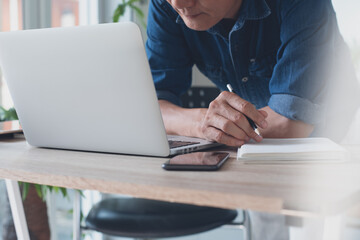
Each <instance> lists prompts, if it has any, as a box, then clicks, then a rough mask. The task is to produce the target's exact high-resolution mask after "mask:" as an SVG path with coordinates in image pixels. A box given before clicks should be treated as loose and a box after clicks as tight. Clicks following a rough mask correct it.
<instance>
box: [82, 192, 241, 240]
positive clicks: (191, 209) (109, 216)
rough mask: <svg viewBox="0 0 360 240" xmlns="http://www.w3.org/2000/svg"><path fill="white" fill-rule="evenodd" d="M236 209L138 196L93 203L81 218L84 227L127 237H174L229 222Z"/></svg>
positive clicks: (232, 218) (203, 230) (235, 213)
mask: <svg viewBox="0 0 360 240" xmlns="http://www.w3.org/2000/svg"><path fill="white" fill-rule="evenodd" d="M236 216H237V211H236V210H229V209H221V208H212V207H199V206H194V205H188V204H179V203H169V202H163V201H155V200H147V199H138V198H110V199H105V200H102V201H100V202H99V203H97V204H96V205H95V206H94V207H93V208H92V209H91V210H90V212H89V214H88V216H87V217H86V220H85V224H86V225H85V227H83V229H86V230H95V231H98V232H101V233H104V234H107V235H112V236H119V237H130V238H165V237H178V236H185V235H190V234H195V233H201V232H205V231H208V230H211V229H214V228H217V227H220V226H222V225H224V224H227V223H230V222H232V221H233V220H234V219H235V218H236Z"/></svg>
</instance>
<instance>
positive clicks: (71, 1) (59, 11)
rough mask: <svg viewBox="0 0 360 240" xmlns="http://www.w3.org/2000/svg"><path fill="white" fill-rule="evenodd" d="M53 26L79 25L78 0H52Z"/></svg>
mask: <svg viewBox="0 0 360 240" xmlns="http://www.w3.org/2000/svg"><path fill="white" fill-rule="evenodd" d="M51 3H52V4H51V26H52V27H68V26H75V25H79V1H78V0H52V2H51Z"/></svg>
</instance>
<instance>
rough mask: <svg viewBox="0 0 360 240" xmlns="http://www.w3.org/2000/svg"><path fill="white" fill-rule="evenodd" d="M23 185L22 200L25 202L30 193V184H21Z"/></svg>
mask: <svg viewBox="0 0 360 240" xmlns="http://www.w3.org/2000/svg"><path fill="white" fill-rule="evenodd" d="M21 185H22V200H23V201H25V199H26V197H27V195H28V193H29V187H30V183H25V182H23V183H21Z"/></svg>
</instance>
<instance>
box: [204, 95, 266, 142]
mask: <svg viewBox="0 0 360 240" xmlns="http://www.w3.org/2000/svg"><path fill="white" fill-rule="evenodd" d="M245 115H246V116H247V117H249V118H251V119H252V120H253V121H254V122H255V124H256V125H257V126H259V127H261V128H263V129H266V128H267V126H268V123H267V121H266V120H265V119H266V117H267V113H266V112H265V111H263V110H257V109H256V108H255V106H254V105H253V104H251V103H250V102H248V101H246V100H244V99H242V98H241V97H239V96H238V95H236V94H235V93H230V92H227V91H224V92H222V93H220V95H219V96H218V97H217V98H216V99H215V100H214V101H212V102H211V103H210V106H209V108H208V109H207V111H206V114H205V116H204V118H203V120H202V123H201V125H200V132H201V133H202V135H203V137H204V138H206V139H208V140H213V141H216V142H219V143H222V144H225V145H228V146H234V147H239V146H241V145H243V144H244V143H245V142H247V141H249V140H250V139H251V138H252V139H254V140H255V141H257V142H260V141H261V140H262V137H261V136H259V135H257V134H256V133H255V131H254V130H253V129H252V127H251V126H250V124H249V122H248V120H247V119H246V116H245Z"/></svg>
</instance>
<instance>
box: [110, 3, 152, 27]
mask: <svg viewBox="0 0 360 240" xmlns="http://www.w3.org/2000/svg"><path fill="white" fill-rule="evenodd" d="M141 1H142V0H128V1H126V0H122V3H120V4H119V5H118V6H117V8H116V9H115V12H114V14H113V22H118V21H119V20H120V18H121V17H122V16H124V14H125V10H126V8H130V9H132V10H133V11H134V12H135V14H136V15H137V17H138V18H139V20H140V22H141V25H143V27H145V28H146V23H145V19H144V18H145V15H144V12H143V11H142V10H141V9H140V8H139V7H137V6H136V5H134V4H135V3H136V2H141Z"/></svg>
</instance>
